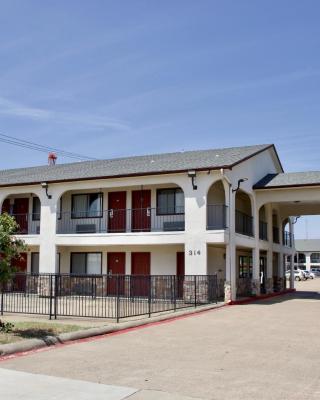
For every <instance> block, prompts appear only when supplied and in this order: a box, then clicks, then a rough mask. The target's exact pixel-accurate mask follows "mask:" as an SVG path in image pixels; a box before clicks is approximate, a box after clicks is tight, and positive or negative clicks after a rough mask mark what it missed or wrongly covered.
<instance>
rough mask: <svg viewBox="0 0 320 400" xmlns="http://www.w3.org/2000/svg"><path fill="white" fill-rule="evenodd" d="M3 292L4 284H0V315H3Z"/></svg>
mask: <svg viewBox="0 0 320 400" xmlns="http://www.w3.org/2000/svg"><path fill="white" fill-rule="evenodd" d="M3 292H4V284H2V285H1V315H3V308H4V305H3V300H4V295H3Z"/></svg>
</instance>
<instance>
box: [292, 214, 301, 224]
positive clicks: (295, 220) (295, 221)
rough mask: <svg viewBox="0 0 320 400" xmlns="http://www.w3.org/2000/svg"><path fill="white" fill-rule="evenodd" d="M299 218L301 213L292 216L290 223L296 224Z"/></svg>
mask: <svg viewBox="0 0 320 400" xmlns="http://www.w3.org/2000/svg"><path fill="white" fill-rule="evenodd" d="M299 218H301V215H298V216H296V217H294V220H293V221H292V225H294V224H296V223H297V222H298V219H299Z"/></svg>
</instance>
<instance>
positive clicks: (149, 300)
mask: <svg viewBox="0 0 320 400" xmlns="http://www.w3.org/2000/svg"><path fill="white" fill-rule="evenodd" d="M146 278H147V279H148V281H149V291H148V314H149V318H150V317H151V295H152V294H151V282H152V277H151V275H149V276H148V277H146Z"/></svg>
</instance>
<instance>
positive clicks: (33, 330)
mask: <svg viewBox="0 0 320 400" xmlns="http://www.w3.org/2000/svg"><path fill="white" fill-rule="evenodd" d="M13 324H14V328H13V330H12V332H10V333H0V344H8V343H13V342H18V341H20V340H24V339H45V338H46V337H47V336H57V335H59V334H60V333H65V332H75V331H78V330H81V329H88V328H87V327H84V326H79V325H70V324H54V323H49V322H14V321H13Z"/></svg>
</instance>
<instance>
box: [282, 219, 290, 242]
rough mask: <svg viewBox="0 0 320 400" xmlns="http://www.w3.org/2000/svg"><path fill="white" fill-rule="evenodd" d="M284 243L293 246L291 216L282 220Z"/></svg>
mask: <svg viewBox="0 0 320 400" xmlns="http://www.w3.org/2000/svg"><path fill="white" fill-rule="evenodd" d="M282 243H283V245H284V246H287V247H292V234H291V232H290V224H289V218H286V219H284V220H283V222H282Z"/></svg>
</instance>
